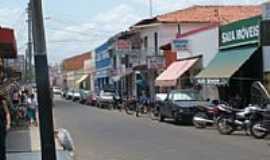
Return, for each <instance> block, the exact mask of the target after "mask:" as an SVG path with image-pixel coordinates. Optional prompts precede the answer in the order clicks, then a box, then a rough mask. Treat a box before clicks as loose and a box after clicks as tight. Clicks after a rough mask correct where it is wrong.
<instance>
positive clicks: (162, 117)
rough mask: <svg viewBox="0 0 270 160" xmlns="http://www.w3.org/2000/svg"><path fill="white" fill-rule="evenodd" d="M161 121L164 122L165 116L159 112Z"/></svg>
mask: <svg viewBox="0 0 270 160" xmlns="http://www.w3.org/2000/svg"><path fill="white" fill-rule="evenodd" d="M159 121H160V122H164V121H165V116H164V115H163V114H161V113H160V114H159Z"/></svg>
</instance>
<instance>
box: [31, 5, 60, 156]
mask: <svg viewBox="0 0 270 160" xmlns="http://www.w3.org/2000/svg"><path fill="white" fill-rule="evenodd" d="M30 1H31V6H32V25H33V26H32V27H33V28H32V29H33V42H34V55H35V73H36V83H37V91H38V104H39V121H40V138H41V150H42V160H56V151H55V141H54V125H53V114H52V99H51V96H50V95H51V94H52V93H51V90H50V83H49V73H48V60H47V47H46V40H45V29H44V22H43V13H42V0H30Z"/></svg>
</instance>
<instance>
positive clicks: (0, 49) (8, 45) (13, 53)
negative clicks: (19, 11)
mask: <svg viewBox="0 0 270 160" xmlns="http://www.w3.org/2000/svg"><path fill="white" fill-rule="evenodd" d="M0 57H2V58H16V57H17V47H16V40H15V34H14V30H12V29H8V28H1V27H0Z"/></svg>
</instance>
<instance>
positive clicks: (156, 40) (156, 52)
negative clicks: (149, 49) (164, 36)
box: [154, 32, 159, 56]
mask: <svg viewBox="0 0 270 160" xmlns="http://www.w3.org/2000/svg"><path fill="white" fill-rule="evenodd" d="M154 41H155V55H156V56H157V55H158V50H159V48H158V33H157V32H155V33H154Z"/></svg>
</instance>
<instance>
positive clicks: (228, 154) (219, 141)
mask: <svg viewBox="0 0 270 160" xmlns="http://www.w3.org/2000/svg"><path fill="white" fill-rule="evenodd" d="M55 104H56V106H55V108H54V120H55V123H56V124H55V125H56V127H61V128H66V129H68V130H69V131H70V133H71V135H72V137H73V139H74V142H75V145H76V160H269V159H270V146H269V143H270V141H269V140H270V139H269V138H268V140H255V139H253V138H251V137H248V136H245V134H243V133H241V132H239V133H235V134H234V135H231V136H222V135H220V134H219V133H218V132H217V131H216V130H215V129H214V128H210V129H204V130H198V129H195V128H194V127H192V126H180V125H174V124H171V123H160V122H158V121H152V120H150V119H147V118H136V117H135V116H129V115H126V114H125V113H120V112H118V111H106V110H100V109H96V108H94V107H89V106H83V105H80V104H76V103H72V102H69V101H65V100H61V99H60V98H56V100H55Z"/></svg>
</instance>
